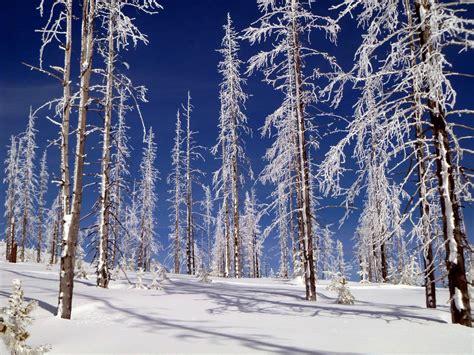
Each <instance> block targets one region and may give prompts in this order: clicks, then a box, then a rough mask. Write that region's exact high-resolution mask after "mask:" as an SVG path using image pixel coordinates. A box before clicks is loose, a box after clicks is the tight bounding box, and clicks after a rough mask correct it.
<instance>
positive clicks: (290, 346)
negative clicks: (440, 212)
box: [0, 262, 474, 354]
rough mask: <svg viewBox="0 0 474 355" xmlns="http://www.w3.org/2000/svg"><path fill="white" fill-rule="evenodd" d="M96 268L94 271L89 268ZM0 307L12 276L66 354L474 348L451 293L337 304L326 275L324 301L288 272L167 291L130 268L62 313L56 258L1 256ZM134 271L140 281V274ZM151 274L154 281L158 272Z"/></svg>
mask: <svg viewBox="0 0 474 355" xmlns="http://www.w3.org/2000/svg"><path fill="white" fill-rule="evenodd" d="M90 271H92V270H90ZM0 275H1V278H0V306H1V307H4V306H6V303H7V299H8V296H9V293H10V292H11V284H12V280H13V279H20V280H21V281H22V283H23V287H24V289H25V296H26V298H27V299H28V300H31V299H34V300H36V301H37V302H38V304H39V306H38V308H37V309H36V311H35V312H34V316H35V322H34V324H33V325H32V326H31V327H30V328H29V329H30V331H31V334H32V335H31V338H30V339H29V341H28V342H29V344H31V345H40V344H50V345H51V346H52V351H51V353H52V354H59V353H60V354H64V353H68V354H69V353H110V354H118V353H137V354H139V353H140V354H143V353H170V352H173V353H255V352H264V353H285V354H296V353H307V354H318V353H361V352H363V353H368V352H370V353H380V352H391V353H394V352H396V353H400V352H405V353H406V352H410V353H441V354H448V353H465V354H470V353H473V351H474V333H473V330H472V329H469V328H466V327H463V326H459V325H452V324H450V314H449V309H448V292H447V290H445V289H439V290H438V309H436V310H428V309H425V308H424V307H423V306H424V289H423V288H421V287H408V286H390V285H360V284H357V283H350V286H351V290H352V293H353V294H354V296H355V298H356V302H355V304H354V305H352V306H346V305H338V304H336V302H335V297H336V294H335V292H331V291H327V290H326V287H325V286H326V285H327V283H325V282H319V283H318V285H317V291H318V301H317V302H314V303H311V302H308V301H305V300H304V299H303V297H304V288H303V286H301V285H295V284H294V282H292V281H285V280H279V279H240V280H235V279H234V280H232V279H216V278H213V282H212V283H209V284H207V283H202V282H199V281H198V279H197V278H195V277H189V276H184V275H174V274H170V275H169V277H170V281H167V282H164V283H163V290H157V291H155V290H138V289H132V288H131V285H130V284H129V283H128V281H127V280H126V278H125V277H124V276H123V275H122V276H121V277H120V278H119V280H117V281H112V282H111V285H110V289H107V290H106V289H100V288H97V287H96V286H95V276H94V275H93V274H91V275H90V280H77V281H76V282H75V286H74V302H73V319H72V320H70V321H68V320H62V319H60V318H58V317H55V316H54V313H55V311H56V303H57V289H58V270H57V266H55V267H53V269H52V270H47V269H46V267H45V265H44V264H33V263H18V264H9V263H6V262H0ZM128 277H129V278H130V280H131V281H132V283H133V282H135V281H136V275H135V273H129V274H128ZM144 280H145V283H146V284H150V283H151V278H150V275H148V274H147V275H146V277H145V279H144Z"/></svg>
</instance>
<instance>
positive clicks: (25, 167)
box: [18, 109, 38, 261]
mask: <svg viewBox="0 0 474 355" xmlns="http://www.w3.org/2000/svg"><path fill="white" fill-rule="evenodd" d="M36 132H37V130H36V129H35V116H34V114H33V111H32V110H31V109H30V115H29V118H28V125H27V128H26V131H25V132H24V133H23V134H22V136H21V138H20V140H19V145H18V149H19V150H18V153H19V156H18V161H19V165H18V167H19V169H18V178H19V179H20V185H21V190H20V196H19V201H18V203H19V204H20V206H21V207H20V209H21V210H20V214H21V216H20V218H21V221H20V228H21V230H20V260H21V261H25V248H26V247H27V245H28V244H29V242H32V240H31V239H32V238H33V235H34V230H35V224H34V216H35V215H36V193H37V190H38V186H37V183H38V181H37V175H36V173H35V158H36V149H37V145H36Z"/></svg>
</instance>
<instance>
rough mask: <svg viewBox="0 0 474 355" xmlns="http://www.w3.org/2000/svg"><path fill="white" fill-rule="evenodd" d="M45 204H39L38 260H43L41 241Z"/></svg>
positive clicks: (38, 261)
mask: <svg viewBox="0 0 474 355" xmlns="http://www.w3.org/2000/svg"><path fill="white" fill-rule="evenodd" d="M42 205H43V204H42V203H40V204H39V206H38V226H39V230H38V245H37V247H36V262H37V263H40V262H41V243H42V242H43V206H42Z"/></svg>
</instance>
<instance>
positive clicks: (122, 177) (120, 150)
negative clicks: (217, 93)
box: [109, 85, 131, 266]
mask: <svg viewBox="0 0 474 355" xmlns="http://www.w3.org/2000/svg"><path fill="white" fill-rule="evenodd" d="M116 86H117V91H118V96H119V99H118V100H119V102H118V107H117V119H118V122H117V124H116V126H115V127H114V129H113V130H112V153H111V166H110V184H111V187H110V190H111V191H110V215H111V217H112V218H111V219H110V221H109V224H110V226H111V228H110V230H111V231H112V234H113V249H112V250H113V253H112V265H113V266H115V265H116V262H117V260H118V253H119V252H124V251H125V249H121V248H120V245H121V238H120V236H121V235H122V234H125V235H126V234H127V229H126V228H125V226H124V221H125V220H126V209H125V206H124V200H125V198H124V195H125V194H126V193H127V192H128V193H129V185H128V180H127V179H128V177H129V175H130V171H129V164H128V159H129V158H130V155H131V149H130V147H129V144H128V140H129V138H128V135H127V133H128V132H127V131H128V129H129V127H128V126H127V123H126V121H125V114H126V111H127V109H129V106H127V105H126V104H125V100H126V98H127V93H126V89H125V88H124V87H123V85H116Z"/></svg>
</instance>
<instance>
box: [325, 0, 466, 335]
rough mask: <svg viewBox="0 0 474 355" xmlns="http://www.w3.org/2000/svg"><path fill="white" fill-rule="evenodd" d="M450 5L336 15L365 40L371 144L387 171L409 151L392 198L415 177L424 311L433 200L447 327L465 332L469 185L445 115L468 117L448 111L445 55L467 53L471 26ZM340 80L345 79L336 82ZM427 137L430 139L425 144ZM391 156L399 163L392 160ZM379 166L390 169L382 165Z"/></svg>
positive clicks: (362, 53)
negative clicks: (381, 149) (352, 19)
mask: <svg viewBox="0 0 474 355" xmlns="http://www.w3.org/2000/svg"><path fill="white" fill-rule="evenodd" d="M402 6H403V7H402ZM451 6H453V4H449V3H444V2H435V1H428V0H427V1H420V2H416V3H412V2H408V1H405V2H403V3H399V2H391V1H382V2H377V3H368V2H365V1H358V0H354V1H345V2H344V4H343V5H342V6H341V10H342V11H341V15H340V16H341V17H343V16H344V15H345V14H348V13H352V12H353V11H355V10H356V9H357V8H359V9H360V12H359V14H358V16H357V18H358V22H359V25H360V26H361V27H364V29H366V33H365V34H364V36H363V43H362V44H361V46H360V48H359V49H358V51H357V54H356V65H355V68H354V71H353V73H355V74H354V76H355V80H356V83H358V84H359V85H361V87H362V90H363V92H364V95H365V96H368V95H369V94H370V93H371V92H372V93H374V90H373V87H374V85H373V83H374V82H375V83H376V84H377V86H378V88H380V89H379V90H377V91H376V95H374V104H373V105H372V107H377V111H378V113H377V115H378V116H379V117H385V125H384V127H383V129H380V130H379V132H380V135H379V136H378V137H377V140H378V141H379V142H390V145H389V148H390V149H389V151H388V156H389V157H390V158H391V159H390V163H391V164H390V169H392V170H393V169H395V168H397V167H401V166H403V165H404V163H405V165H408V162H409V161H410V158H411V156H407V155H405V153H406V151H407V148H410V149H411V150H412V152H413V156H414V160H415V164H413V165H414V168H407V170H408V173H407V176H406V177H405V178H404V180H403V181H402V182H401V184H400V185H401V187H402V188H400V189H399V191H403V188H406V186H407V185H408V182H409V179H410V177H411V176H412V175H413V172H417V173H418V176H417V179H418V184H417V188H418V189H419V191H417V192H416V194H418V196H419V199H418V201H417V200H416V199H415V198H413V199H411V201H415V203H414V207H415V208H412V209H411V210H409V211H408V213H406V214H405V216H404V219H409V218H410V217H411V216H412V215H413V212H414V211H420V218H419V221H418V223H417V225H421V228H415V231H416V232H417V234H418V236H419V238H420V240H421V242H422V246H423V254H424V258H425V279H426V280H425V281H426V282H425V288H426V304H427V306H428V307H433V306H434V301H435V294H434V289H435V288H434V276H433V275H434V274H433V273H434V270H433V268H432V266H433V265H434V262H433V259H432V256H431V255H430V254H431V253H430V249H431V248H432V246H431V242H432V240H433V239H434V238H433V236H432V235H429V233H431V234H433V235H434V233H433V231H434V228H430V226H429V223H432V226H433V224H434V223H436V222H434V214H433V213H432V212H431V210H433V209H435V208H436V207H435V205H434V203H436V202H437V201H439V202H440V205H441V216H442V223H443V235H444V240H445V246H446V268H447V270H448V275H450V276H449V277H448V278H449V280H450V295H451V300H452V301H451V313H452V319H453V322H454V323H460V324H463V325H468V326H470V325H471V324H472V320H471V316H470V311H469V309H470V306H469V301H468V293H467V280H466V278H465V270H464V255H463V249H464V245H465V244H466V242H465V239H466V236H465V231H464V228H463V223H462V215H461V213H460V209H459V203H460V201H461V200H462V199H463V198H465V197H466V196H468V194H466V192H467V190H466V189H468V186H469V183H466V182H465V179H466V177H465V176H463V173H462V172H461V170H462V168H461V159H462V156H463V153H464V152H465V151H466V150H465V149H463V148H462V147H461V146H460V144H459V137H458V136H456V135H455V133H454V129H453V127H461V126H459V125H457V124H456V123H455V122H450V121H448V116H449V115H450V113H460V114H461V113H464V112H470V110H467V111H466V110H456V109H455V105H456V101H455V98H456V92H455V89H454V86H453V83H452V82H451V77H452V75H451V74H452V69H451V68H450V67H451V63H450V62H449V60H448V56H447V55H446V53H445V50H446V49H447V48H449V47H452V46H458V45H462V46H463V47H464V46H466V48H467V47H472V42H473V41H472V23H471V22H470V20H469V19H465V18H463V17H461V16H460V13H459V12H458V11H456V10H454V9H452V8H451ZM448 67H449V69H447V68H448ZM341 78H342V79H343V80H347V76H344V75H343V76H341V77H339V78H337V80H340V79H341ZM336 96H337V99H336V100H335V101H336V102H337V101H338V99H340V97H341V95H340V93H338V94H337V95H336ZM451 117H452V116H451ZM350 125H351V126H352V125H353V124H352V123H351V124H350ZM353 126H354V132H355V131H356V130H357V131H358V132H359V133H358V134H357V136H358V137H365V134H364V133H365V130H366V129H365V128H364V124H363V123H362V121H359V122H358V123H357V124H355V125H353ZM430 131H431V132H430ZM360 132H364V133H362V134H361V133H360ZM413 133H414V134H413ZM426 133H428V134H430V136H431V139H428V138H426V137H425V134H426ZM351 135H352V137H355V135H353V134H352V133H350V134H349V136H351ZM413 136H414V137H415V138H414V139H413V138H412V137H413ZM344 140H345V138H344ZM346 143H347V141H346ZM346 143H344V144H346ZM341 154H342V155H343V153H342V146H340V145H339V146H338V147H337V148H334V149H332V151H331V152H330V153H329V155H328V156H332V157H335V156H341ZM402 154H403V155H402ZM397 155H402V157H401V158H400V159H394V158H395V157H397ZM328 160H332V162H330V163H329V165H332V167H329V169H328V170H331V171H333V172H336V173H335V174H331V175H332V178H331V177H330V180H331V182H329V185H333V184H334V183H335V182H337V180H338V178H337V177H336V178H335V179H334V177H335V176H336V175H337V174H340V173H341V170H340V165H339V163H338V162H337V159H336V160H334V159H332V158H330V159H328ZM410 163H411V162H410ZM386 164H387V168H389V165H388V162H387V163H386ZM430 169H434V171H435V174H436V176H437V180H438V181H437V185H438V186H437V187H438V194H439V196H440V198H439V199H437V198H436V197H435V190H434V189H432V188H430V186H431V184H432V180H431V179H432V174H430V173H429V171H430ZM326 181H329V180H326ZM463 181H464V182H463Z"/></svg>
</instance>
